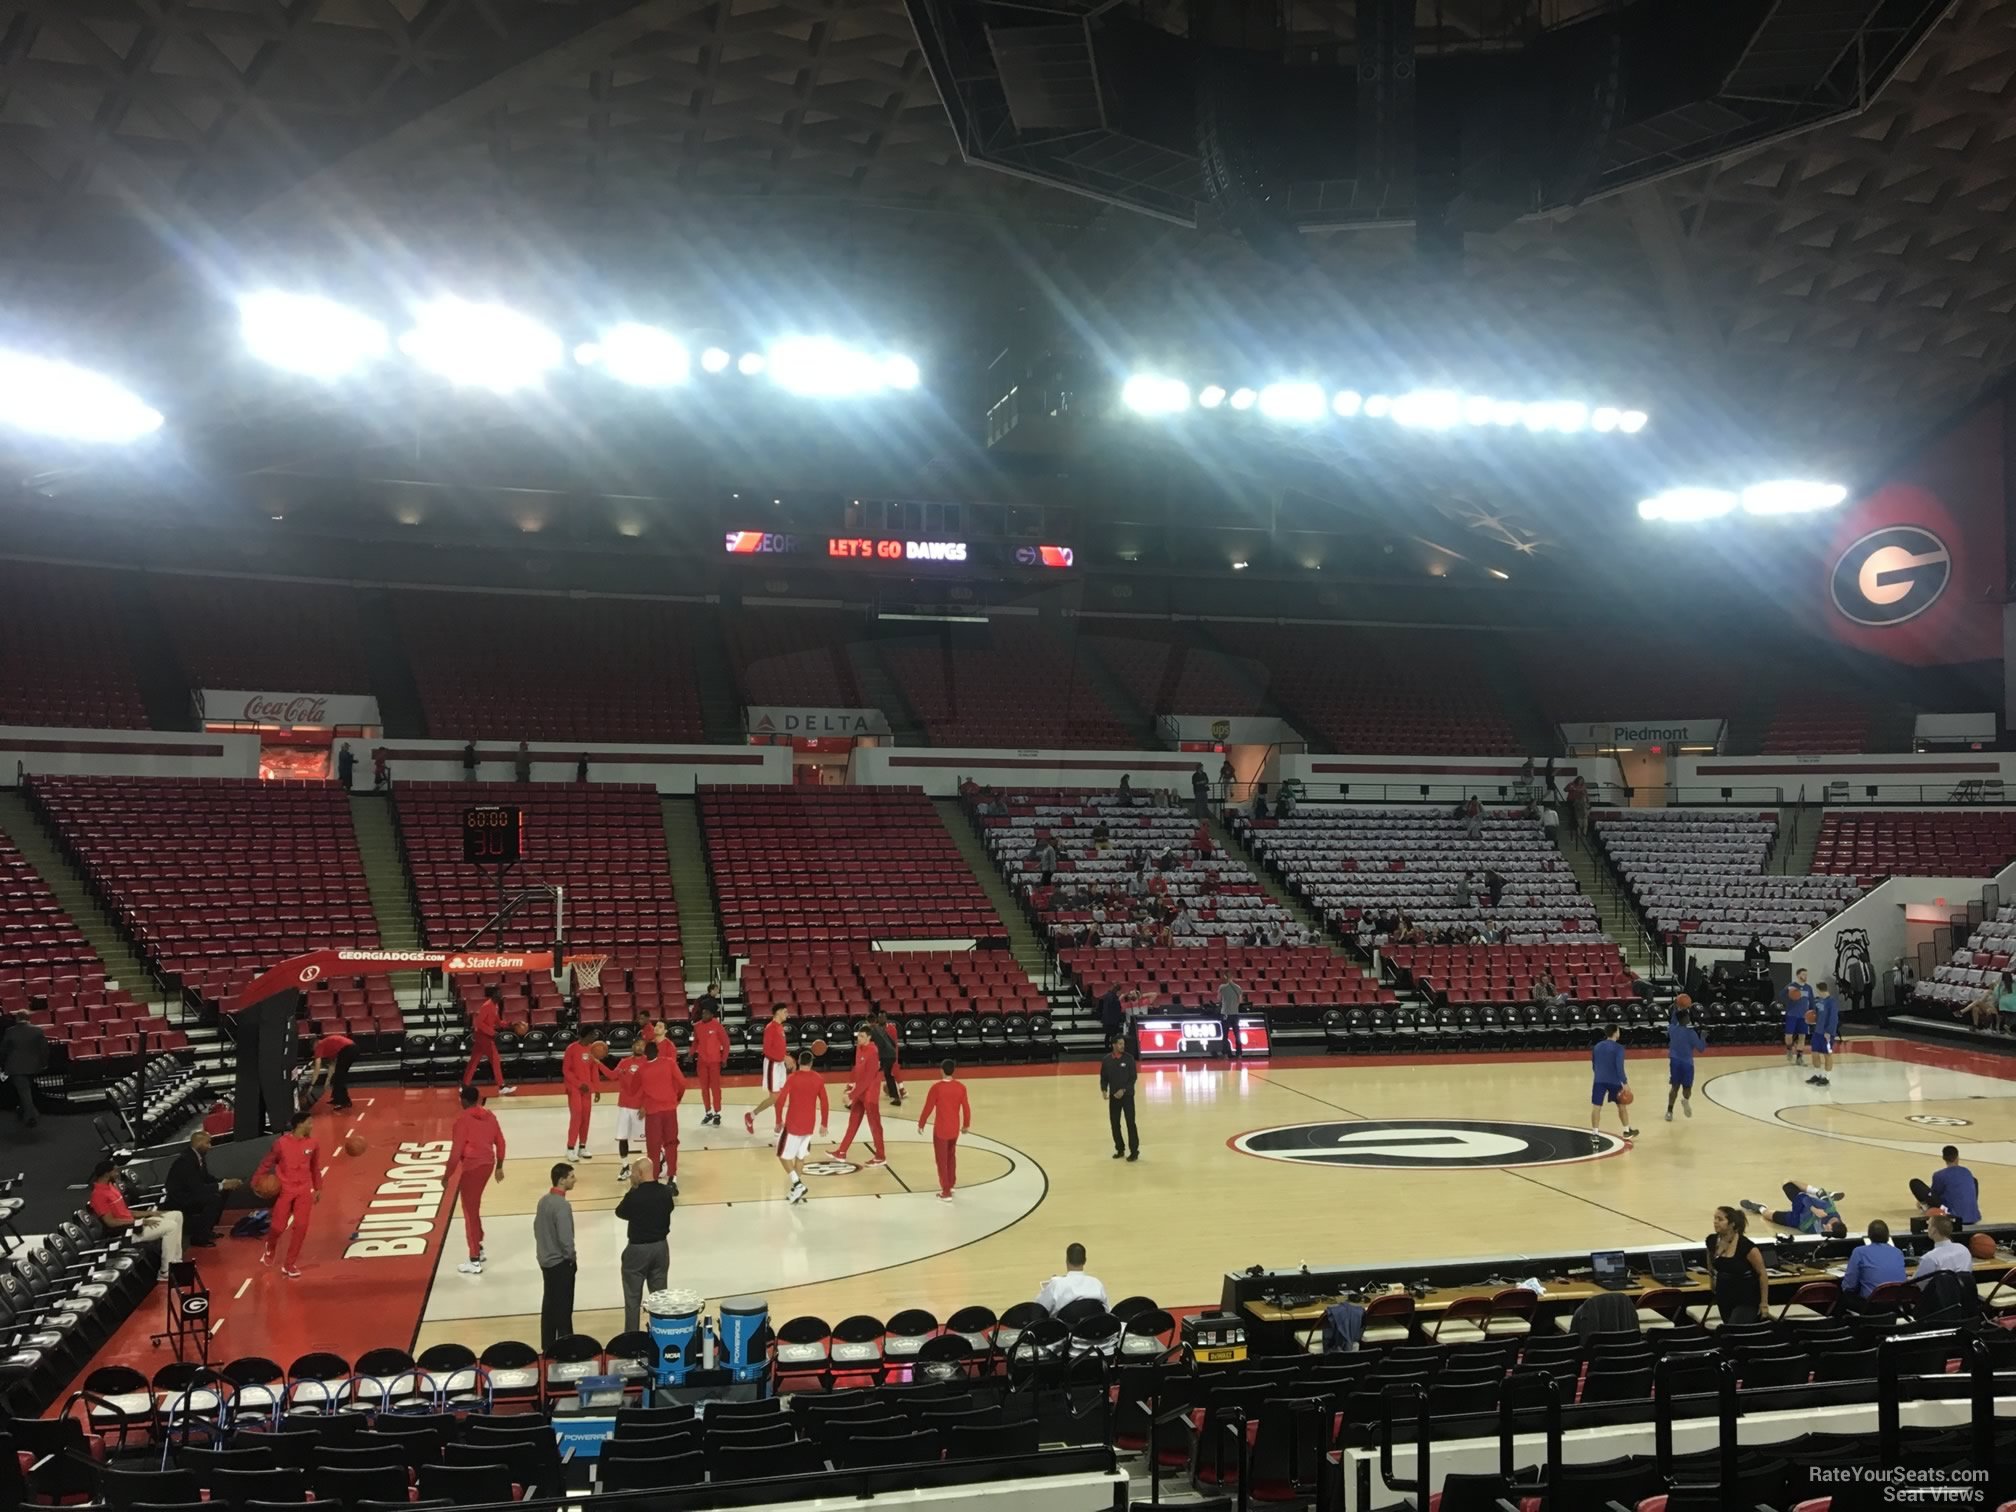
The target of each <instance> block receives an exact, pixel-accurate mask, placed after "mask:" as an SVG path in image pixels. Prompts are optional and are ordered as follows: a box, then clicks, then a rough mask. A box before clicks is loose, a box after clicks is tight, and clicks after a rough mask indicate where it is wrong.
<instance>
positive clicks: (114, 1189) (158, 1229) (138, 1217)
mask: <svg viewBox="0 0 2016 1512" xmlns="http://www.w3.org/2000/svg"><path fill="white" fill-rule="evenodd" d="M118 1175H119V1164H118V1162H117V1161H112V1160H101V1161H99V1162H98V1164H97V1165H95V1166H93V1167H92V1169H91V1196H90V1199H89V1201H90V1207H91V1211H92V1212H94V1213H96V1214H97V1215H98V1221H99V1222H101V1223H103V1224H104V1225H105V1227H106V1228H108V1229H128V1228H130V1229H132V1230H133V1233H134V1237H136V1238H137V1239H139V1241H140V1242H141V1243H142V1244H152V1243H154V1242H155V1241H156V1240H158V1241H160V1244H161V1274H160V1279H161V1280H163V1281H166V1280H167V1279H168V1267H169V1266H171V1265H174V1264H175V1263H177V1262H178V1261H179V1260H181V1258H182V1215H181V1214H180V1213H169V1212H163V1211H162V1210H161V1209H159V1208H143V1209H142V1210H141V1211H140V1212H137V1213H136V1212H134V1211H133V1210H132V1209H131V1208H129V1207H127V1206H126V1198H125V1196H124V1195H123V1194H122V1193H121V1192H120V1190H119V1184H118V1179H117V1178H118Z"/></svg>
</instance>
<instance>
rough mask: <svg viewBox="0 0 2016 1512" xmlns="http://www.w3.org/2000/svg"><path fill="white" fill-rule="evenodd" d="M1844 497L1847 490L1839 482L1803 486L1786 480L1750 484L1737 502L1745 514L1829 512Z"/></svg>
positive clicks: (1791, 480) (1803, 484)
mask: <svg viewBox="0 0 2016 1512" xmlns="http://www.w3.org/2000/svg"><path fill="white" fill-rule="evenodd" d="M1847 497H1848V490H1847V489H1845V488H1843V487H1842V486H1841V485H1840V484H1839V483H1807V482H1801V481H1798V480H1796V479H1789V478H1788V479H1781V480H1778V481H1775V482H1770V483H1753V484H1751V485H1750V486H1749V487H1748V488H1746V489H1744V490H1743V494H1742V498H1741V503H1742V505H1743V512H1744V513H1745V514H1753V515H1780V514H1811V513H1813V512H1814V511H1816V510H1822V509H1832V508H1833V507H1834V506H1835V505H1836V504H1839V503H1840V502H1841V501H1842V500H1843V499H1845V498H1847Z"/></svg>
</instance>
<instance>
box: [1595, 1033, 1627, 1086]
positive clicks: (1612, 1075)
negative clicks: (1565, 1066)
mask: <svg viewBox="0 0 2016 1512" xmlns="http://www.w3.org/2000/svg"><path fill="white" fill-rule="evenodd" d="M1590 1059H1591V1064H1593V1065H1594V1066H1595V1068H1596V1080H1598V1081H1599V1082H1618V1083H1621V1082H1622V1081H1623V1080H1624V1042H1623V1041H1622V1040H1609V1039H1606V1040H1598V1041H1597V1042H1596V1049H1595V1052H1594V1054H1593V1055H1592V1056H1591V1058H1590Z"/></svg>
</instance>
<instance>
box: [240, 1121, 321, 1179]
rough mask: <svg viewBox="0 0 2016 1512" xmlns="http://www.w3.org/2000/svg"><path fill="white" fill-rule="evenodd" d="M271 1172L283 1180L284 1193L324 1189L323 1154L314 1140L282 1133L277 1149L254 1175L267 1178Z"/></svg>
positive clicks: (260, 1165) (269, 1152)
mask: <svg viewBox="0 0 2016 1512" xmlns="http://www.w3.org/2000/svg"><path fill="white" fill-rule="evenodd" d="M269 1172H271V1173H272V1174H273V1175H276V1176H278V1177H279V1178H280V1190H281V1191H283V1192H313V1191H319V1190H320V1189H321V1187H322V1151H321V1150H320V1149H318V1148H317V1147H316V1144H315V1141H314V1140H312V1139H303V1138H301V1136H300V1135H298V1134H282V1135H281V1136H280V1137H279V1138H278V1139H276V1140H274V1141H273V1148H272V1149H270V1150H268V1151H267V1152H266V1158H265V1159H264V1160H262V1161H260V1162H259V1169H258V1170H257V1171H255V1172H253V1173H252V1174H253V1175H254V1176H255V1177H257V1176H264V1175H266V1174H267V1173H269Z"/></svg>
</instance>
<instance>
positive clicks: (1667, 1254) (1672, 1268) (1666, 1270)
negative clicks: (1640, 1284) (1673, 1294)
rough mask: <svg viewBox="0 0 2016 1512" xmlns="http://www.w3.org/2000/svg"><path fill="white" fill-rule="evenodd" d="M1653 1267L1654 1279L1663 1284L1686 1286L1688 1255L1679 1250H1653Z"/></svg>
mask: <svg viewBox="0 0 2016 1512" xmlns="http://www.w3.org/2000/svg"><path fill="white" fill-rule="evenodd" d="M1651 1267H1652V1279H1653V1280H1654V1281H1657V1282H1658V1283H1659V1284H1660V1285H1661V1286H1684V1285H1685V1284H1686V1282H1687V1257H1686V1256H1685V1255H1684V1254H1682V1253H1681V1252H1680V1251H1679V1250H1676V1249H1663V1250H1654V1251H1652V1254H1651Z"/></svg>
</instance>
